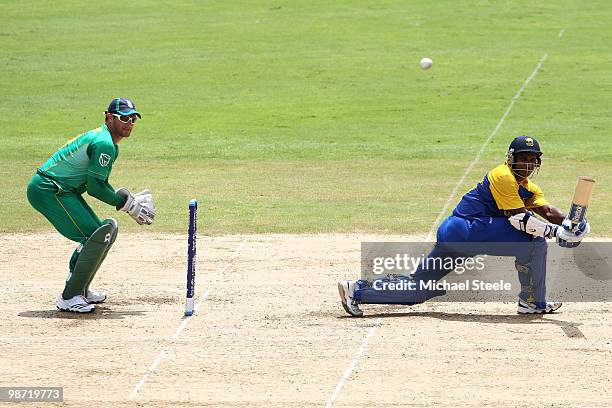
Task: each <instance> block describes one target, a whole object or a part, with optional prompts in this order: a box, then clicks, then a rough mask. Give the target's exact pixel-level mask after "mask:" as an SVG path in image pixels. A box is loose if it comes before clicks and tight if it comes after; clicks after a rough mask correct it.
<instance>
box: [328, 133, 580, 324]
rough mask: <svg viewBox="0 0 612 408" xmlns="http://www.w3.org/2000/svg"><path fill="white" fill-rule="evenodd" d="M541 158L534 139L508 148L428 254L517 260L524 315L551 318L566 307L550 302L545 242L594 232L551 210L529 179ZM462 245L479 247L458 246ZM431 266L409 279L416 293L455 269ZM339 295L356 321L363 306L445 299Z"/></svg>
mask: <svg viewBox="0 0 612 408" xmlns="http://www.w3.org/2000/svg"><path fill="white" fill-rule="evenodd" d="M541 156H542V151H541V150H540V145H539V143H538V141H537V140H536V139H534V138H532V137H528V136H520V137H517V138H515V139H514V140H513V141H512V143H511V144H510V147H509V149H508V152H507V155H506V162H505V163H504V164H501V165H499V166H497V167H495V168H494V169H493V170H491V171H490V172H489V173H487V175H485V177H484V179H483V180H482V182H480V183H478V185H477V186H476V187H475V188H474V189H472V190H471V191H469V192H468V193H466V194H465V195H464V196H463V198H462V199H461V201H460V202H459V204H458V205H457V207H456V208H455V209H454V210H453V213H452V215H451V216H449V217H448V218H446V219H445V220H444V221H443V222H442V224H441V225H440V227H439V228H438V232H437V242H436V245H435V246H434V248H433V250H432V251H431V253H430V254H429V255H428V258H431V259H448V258H451V259H458V258H461V257H466V256H474V255H477V254H490V255H499V256H512V257H515V266H516V269H517V271H518V275H519V281H520V283H521V292H520V294H519V304H518V313H521V314H528V313H550V312H553V311H555V310H557V309H558V308H559V307H561V303H560V302H547V301H546V254H547V243H546V238H557V240H558V242H559V245H561V246H566V245H567V242H579V241H580V240H581V239H582V238H583V236H584V235H586V234H587V233H588V232H589V230H590V227H589V225H588V222H586V220H585V221H584V222H583V223H581V224H579V225H578V226H576V227H572V226H571V223H569V222H568V221H567V220H565V215H564V214H563V213H562V212H561V211H560V210H559V209H558V208H556V207H554V206H552V205H551V204H550V203H549V202H548V200H546V198H545V197H544V193H543V192H542V190H541V189H540V188H539V187H538V186H537V185H536V184H535V183H534V182H533V181H531V180H530V179H529V177H530V176H531V175H532V174H533V173H534V172H537V171H539V168H540V165H541V162H542V160H541ZM536 214H537V215H539V216H540V217H541V218H542V219H544V220H545V221H543V220H542V219H540V218H538V217H536ZM456 243H477V244H474V245H464V246H461V245H454V246H453V244H456ZM495 243H517V245H500V244H497V245H495ZM518 243H520V244H518ZM458 247H461V248H464V249H465V248H468V247H471V248H473V252H471V253H467V252H463V253H461V252H457V248H458ZM468 251H469V250H468ZM425 265H434V266H433V267H430V268H429V269H423V268H419V269H417V270H416V272H415V274H414V276H412V277H411V278H410V279H413V280H414V281H415V282H416V285H415V287H422V286H421V285H420V282H424V281H431V280H435V281H437V280H439V279H441V278H443V277H444V276H446V275H447V274H449V273H450V272H451V271H452V270H453V269H452V268H451V267H450V266H446V267H445V266H443V265H440V264H439V263H436V262H431V263H425ZM445 265H452V264H445ZM407 279H408V278H407ZM338 290H339V293H340V299H341V301H342V305H343V307H344V309H345V310H346V311H347V312H348V313H349V314H351V315H353V316H361V315H362V314H363V313H362V311H361V310H360V308H359V304H406V305H414V304H417V303H422V302H424V301H426V300H427V299H430V298H432V297H434V296H438V295H440V293H439V292H436V291H428V290H406V291H403V290H380V289H379V288H374V287H372V286H370V285H369V284H368V282H367V281H364V280H359V281H342V282H339V283H338Z"/></svg>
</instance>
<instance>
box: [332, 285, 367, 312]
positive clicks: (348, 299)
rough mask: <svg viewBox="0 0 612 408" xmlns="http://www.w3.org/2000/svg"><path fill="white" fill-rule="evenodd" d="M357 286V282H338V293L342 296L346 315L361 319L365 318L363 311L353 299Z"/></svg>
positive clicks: (341, 299)
mask: <svg viewBox="0 0 612 408" xmlns="http://www.w3.org/2000/svg"><path fill="white" fill-rule="evenodd" d="M356 286H357V283H356V282H355V281H348V280H345V281H341V282H338V293H339V294H340V301H341V302H342V307H343V308H344V310H346V313H348V314H350V315H351V316H356V317H361V316H363V311H362V310H361V309H359V304H358V303H357V301H355V299H353V295H354V294H355V288H356Z"/></svg>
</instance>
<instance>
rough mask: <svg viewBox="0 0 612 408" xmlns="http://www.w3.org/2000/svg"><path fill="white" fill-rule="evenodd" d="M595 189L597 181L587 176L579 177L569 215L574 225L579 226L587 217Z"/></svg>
mask: <svg viewBox="0 0 612 408" xmlns="http://www.w3.org/2000/svg"><path fill="white" fill-rule="evenodd" d="M593 187H595V180H593V179H592V178H590V177H585V176H581V177H578V184H576V191H575V192H574V199H573V200H572V206H571V208H570V212H569V215H568V218H569V219H570V221H571V222H572V225H574V226H575V225H577V224H579V223H580V222H581V221H582V220H584V217H586V212H587V209H588V208H589V204H591V195H592V194H593Z"/></svg>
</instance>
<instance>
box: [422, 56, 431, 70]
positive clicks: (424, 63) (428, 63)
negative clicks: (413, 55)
mask: <svg viewBox="0 0 612 408" xmlns="http://www.w3.org/2000/svg"><path fill="white" fill-rule="evenodd" d="M432 65H433V61H432V60H431V58H427V57H425V58H423V59H421V68H423V69H429V68H431V66H432Z"/></svg>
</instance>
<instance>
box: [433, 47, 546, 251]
mask: <svg viewBox="0 0 612 408" xmlns="http://www.w3.org/2000/svg"><path fill="white" fill-rule="evenodd" d="M546 58H548V54H544V56H543V57H542V58H541V59H540V62H538V65H537V66H536V67H535V69H534V70H533V72H532V73H531V75H530V76H529V78H527V79H526V80H525V82H524V83H523V85H522V86H521V88H520V89H519V90H518V92H517V93H516V95H514V97H513V98H512V100H511V101H510V104H509V105H508V108H507V109H506V111H505V112H504V115H503V116H502V117H501V119H500V120H499V122H497V126H495V129H493V132H491V134H490V135H489V137H488V138H487V140H485V142H484V143H483V144H482V146H481V147H480V150H479V151H478V153H477V154H476V157H475V158H474V160H472V162H471V163H470V165H469V166H468V167H467V169H466V170H465V172H464V173H463V176H461V179H460V180H459V182H458V183H457V184H456V185H455V188H453V191H452V192H451V194H450V196H449V197H448V200H446V203H445V204H444V208H442V211H440V214H438V216H437V217H436V220H435V221H434V223H433V225H432V227H431V229H430V230H429V232H428V233H427V238H425V241H426V242H430V241H431V239H432V238H433V234H434V230H435V229H436V227H437V226H438V223H439V222H440V220H441V219H442V217H443V216H444V214H446V210H447V209H448V207H449V206H450V203H451V202H452V201H453V199H454V198H455V195H456V194H457V191H459V188H460V187H461V186H462V185H463V183H464V182H465V179H466V178H467V176H468V175H469V174H470V172H471V171H472V169H473V168H474V166H475V165H476V163H478V162H479V161H480V156H481V155H482V153H483V152H484V151H485V149H486V148H487V145H488V144H489V143H490V142H491V139H493V138H494V137H495V135H496V134H497V132H498V131H499V129H500V128H501V127H502V125H503V124H504V122H505V121H506V118H507V117H508V115H509V114H510V111H511V110H512V108H513V107H514V104H515V103H516V101H517V100H518V99H519V98H520V97H521V95H522V93H523V91H524V90H525V88H526V87H527V85H529V83H530V82H531V80H532V79H533V78H535V76H536V75H537V73H538V71H539V70H540V68H541V67H542V64H543V63H544V61H546Z"/></svg>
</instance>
